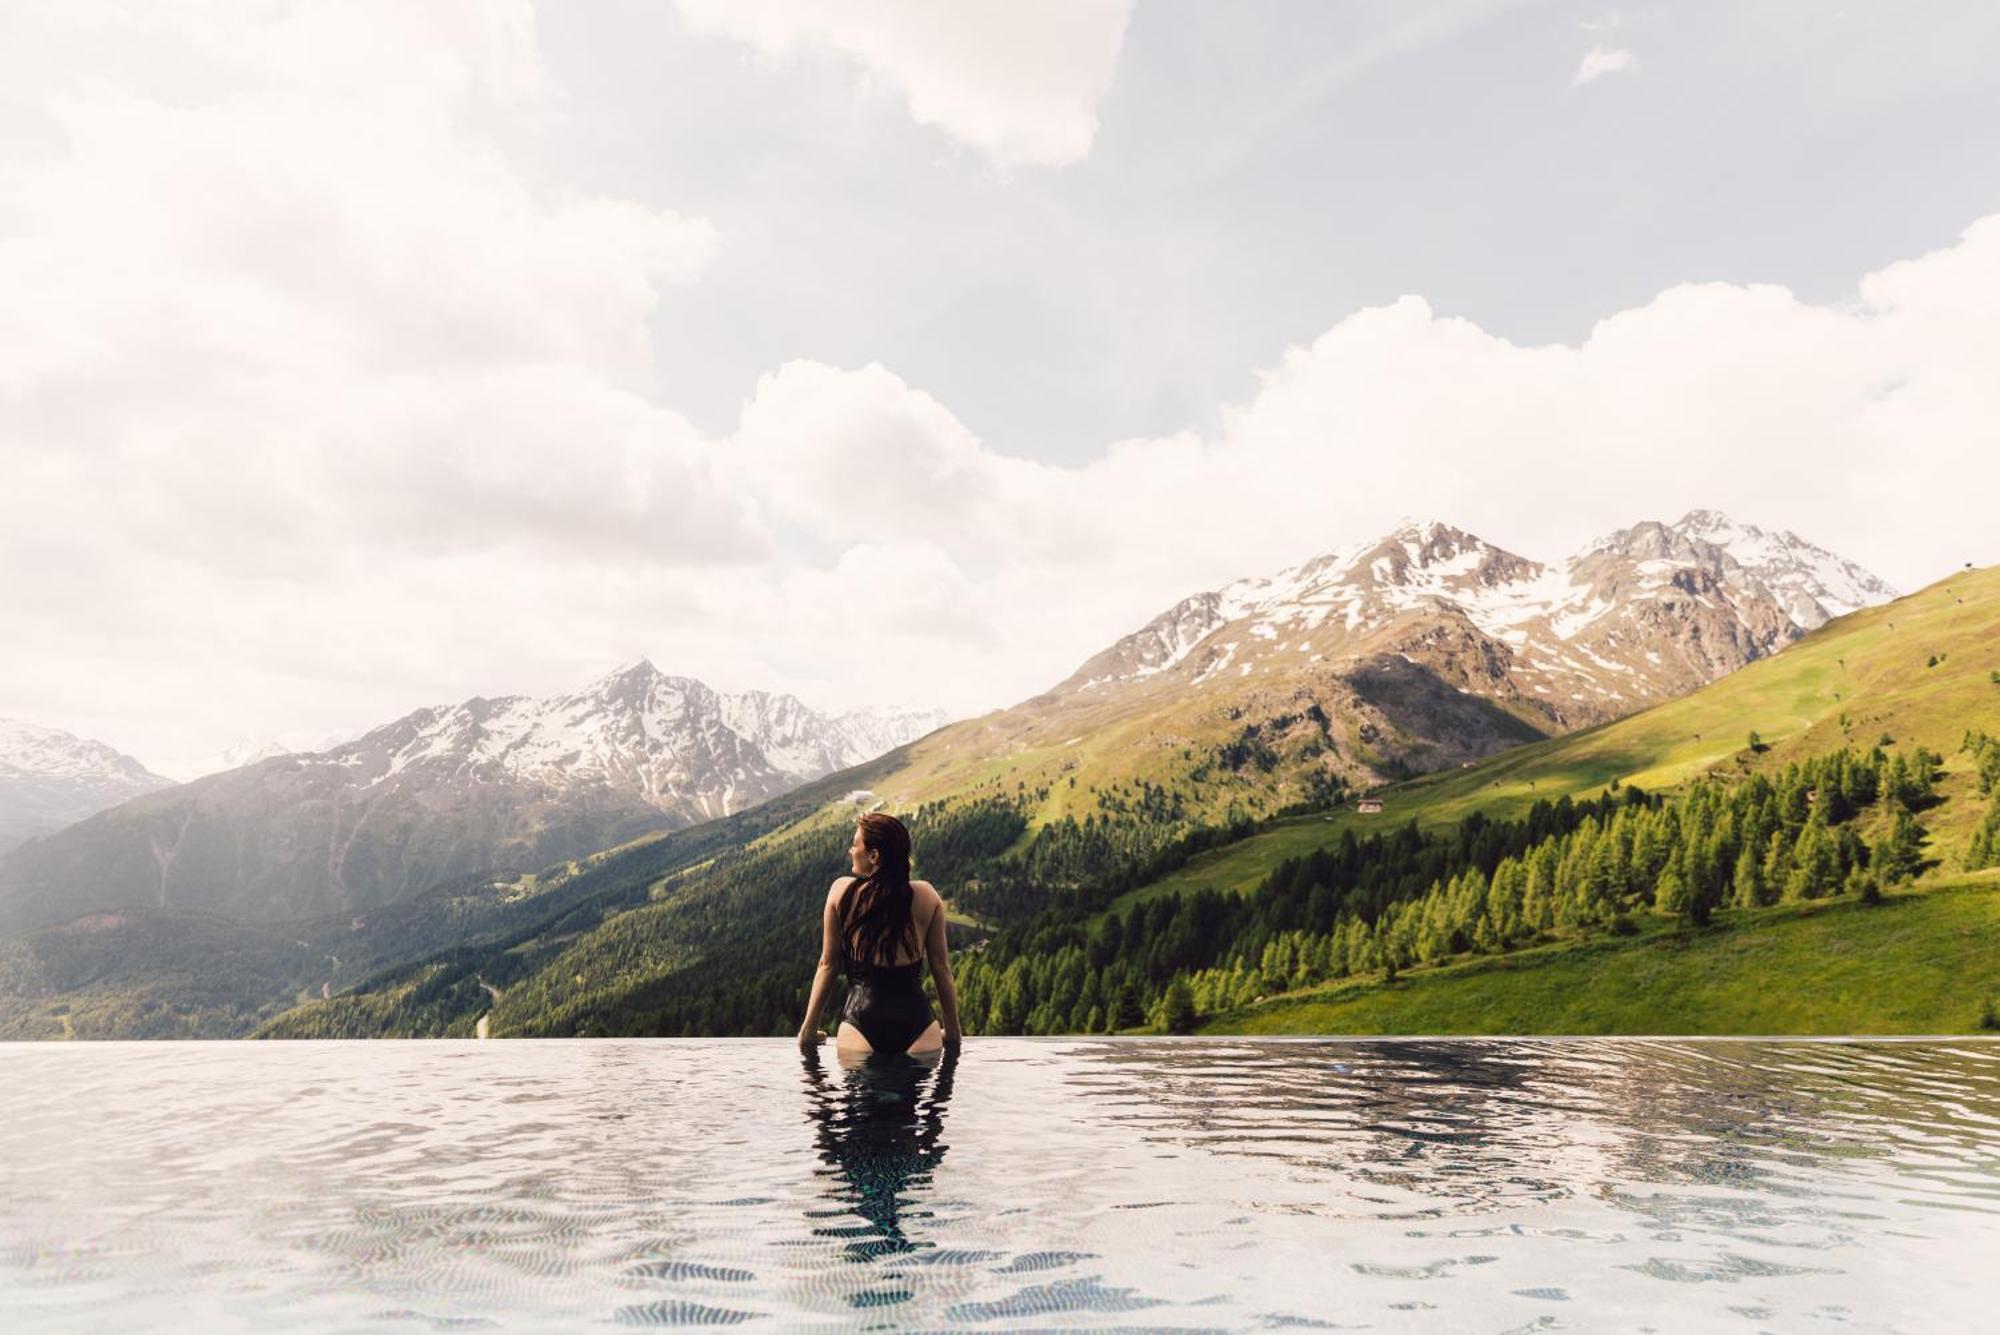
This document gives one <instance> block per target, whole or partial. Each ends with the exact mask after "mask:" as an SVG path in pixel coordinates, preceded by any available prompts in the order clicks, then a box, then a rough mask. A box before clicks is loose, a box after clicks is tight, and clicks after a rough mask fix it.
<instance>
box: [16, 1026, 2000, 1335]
mask: <svg viewBox="0 0 2000 1335" xmlns="http://www.w3.org/2000/svg"><path fill="white" fill-rule="evenodd" d="M1996 1314H2000V1044H1995V1043H1989V1042H1981V1041H1977V1040H1937V1041H1922V1042H1876V1041H1868V1042H1807V1041H1753V1040H1728V1041H1686V1040H1671V1041H1641V1040H1603V1039H1590V1040H1424V1041H1417V1040H1379V1041H1352V1040H1266V1039H1256V1040H1250V1039H1242V1040H1228V1039H1219V1040H1208V1039H1182V1040H1174V1039H1104V1040H1054V1039H1008V1038H974V1039H970V1040H968V1041H967V1042H966V1044H965V1047H964V1049H963V1052H962V1053H961V1054H960V1055H959V1056H958V1057H957V1058H956V1059H955V1060H952V1059H947V1060H944V1061H941V1062H933V1063H931V1064H924V1063H919V1062H915V1061H912V1060H911V1059H908V1058H896V1059H891V1060H888V1061H883V1060H881V1059H877V1060H876V1061H875V1062H873V1063H871V1064H870V1065H868V1066H866V1067H863V1068H861V1069H858V1070H849V1069H846V1068H844V1067H843V1066H841V1065H840V1064H839V1062H838V1061H836V1060H835V1057H834V1054H833V1052H832V1050H831V1048H828V1049H826V1050H825V1052H824V1055H823V1056H822V1057H821V1058H820V1059H818V1060H817V1061H811V1060H808V1059H806V1058H804V1057H802V1055H801V1054H800V1053H799V1051H798V1049H797V1048H796V1046H794V1045H793V1044H791V1043H790V1042H788V1041H780V1040H754V1039H744V1040H712V1041H711V1040H684V1039H683V1040H644V1039H608V1040H557V1041H541V1042H529V1041H509V1042H484V1043H482V1042H475V1041H466V1042H368V1043H334V1042H327V1043H178V1044H176V1043H132V1044H99V1045H32V1044H0V1329H6V1330H23V1331H26V1330H35V1331H41V1330H110V1329H118V1330H124V1329H147V1330H152V1329H187V1330H201V1331H216V1330H249V1329H255V1330H368V1331H376V1330H412V1331H430V1330H460V1329H467V1330H472V1329H522V1330H545V1329H575V1328H583V1327H599V1328H608V1327H615V1326H628V1327H630V1326H641V1327H644V1326H664V1327H671V1326H696V1325H704V1326H705V1325H737V1324H741V1325H746V1326H749V1327H752V1328H757V1327H779V1328H785V1329H829V1330H859V1329H885V1330H891V1329H893V1330H900V1329H908V1328H919V1329H1036V1328H1040V1329H1051V1328H1060V1329H1073V1328H1102V1329H1114V1328H1115V1329H1148V1330H1270V1329H1294V1328H1307V1329H1314V1328H1324V1329H1357V1328H1358V1329H1369V1330H1404V1329H1409V1330H1466V1331H1494V1332H1499V1331H1534V1330H1579V1331H1606V1330H1659V1331H1685V1330H1729V1331H1746V1332H1747V1331H1760V1330H1770V1331H1801V1330H1814V1329H1826V1330H1840V1331H1857V1330H1905V1331H1955V1330H1977V1329H1995V1328H2000V1325H1996V1322H2000V1316H1997V1315H1996Z"/></svg>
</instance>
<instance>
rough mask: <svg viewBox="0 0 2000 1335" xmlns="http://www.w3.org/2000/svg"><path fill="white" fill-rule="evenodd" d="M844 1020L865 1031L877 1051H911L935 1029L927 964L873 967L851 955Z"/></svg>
mask: <svg viewBox="0 0 2000 1335" xmlns="http://www.w3.org/2000/svg"><path fill="white" fill-rule="evenodd" d="M840 1018H841V1019H843V1020H845V1021H847V1022H848V1023H849V1024H851V1025H853V1026H854V1027H855V1028H856V1029H859V1030H860V1031H861V1036H862V1037H863V1038H865V1039H867V1040H868V1046H869V1047H871V1048H873V1049H875V1051H877V1052H908V1051H909V1050H910V1044H912V1043H914V1042H916V1041H917V1038H918V1037H919V1036H920V1035H921V1034H922V1033H923V1032H924V1030H926V1029H928V1028H930V1027H931V1003H930V998H928V997H926V996H925V995H924V962H923V961H922V960H920V959H917V960H911V961H910V962H909V963H908V964H869V963H866V962H864V961H862V960H857V959H855V958H854V957H853V956H851V955H850V956H849V957H848V960H847V1001H846V1004H845V1005H843V1006H842V1007H841V1008H840Z"/></svg>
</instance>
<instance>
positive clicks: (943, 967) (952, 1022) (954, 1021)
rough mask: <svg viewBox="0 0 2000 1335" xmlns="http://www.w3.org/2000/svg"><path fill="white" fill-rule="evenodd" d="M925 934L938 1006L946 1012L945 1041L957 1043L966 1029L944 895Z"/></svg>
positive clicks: (932, 915)
mask: <svg viewBox="0 0 2000 1335" xmlns="http://www.w3.org/2000/svg"><path fill="white" fill-rule="evenodd" d="M925 935H926V938H927V939H926V940H925V942H924V948H925V950H926V951H927V952H928V953H929V955H930V957H931V979H932V980H933V981H934V982H936V983H937V994H938V1008H939V1009H940V1010H942V1011H943V1012H944V1026H943V1027H944V1041H945V1042H947V1043H957V1042H958V1041H959V1040H960V1039H961V1038H963V1037H965V1031H964V1030H962V1029H960V1028H959V1024H958V985H957V984H956V983H954V982H952V980H951V951H950V950H949V948H948V947H947V946H946V945H945V935H944V896H942V895H939V896H938V906H937V909H936V911H935V912H933V913H932V914H931V926H930V931H929V932H927V933H926V934H925Z"/></svg>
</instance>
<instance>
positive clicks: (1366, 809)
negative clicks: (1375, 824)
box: [1354, 797, 1382, 816]
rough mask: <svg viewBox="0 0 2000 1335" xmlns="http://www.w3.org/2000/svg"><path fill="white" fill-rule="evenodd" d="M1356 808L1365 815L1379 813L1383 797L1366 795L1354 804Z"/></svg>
mask: <svg viewBox="0 0 2000 1335" xmlns="http://www.w3.org/2000/svg"><path fill="white" fill-rule="evenodd" d="M1354 809H1355V810H1356V811H1358V812H1360V813H1361V814H1362V815H1364V816H1374V815H1379V814H1380V813H1381V810H1382V799H1380V798H1378V797H1364V798H1362V799H1361V800H1360V801H1359V802H1356V803H1355V804H1354Z"/></svg>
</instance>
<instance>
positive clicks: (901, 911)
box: [799, 811, 961, 1057]
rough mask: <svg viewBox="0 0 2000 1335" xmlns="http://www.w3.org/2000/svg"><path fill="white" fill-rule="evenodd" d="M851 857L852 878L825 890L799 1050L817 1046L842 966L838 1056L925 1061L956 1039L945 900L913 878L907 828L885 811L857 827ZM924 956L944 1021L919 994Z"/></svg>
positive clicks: (836, 1042) (955, 991)
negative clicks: (900, 1055)
mask: <svg viewBox="0 0 2000 1335" xmlns="http://www.w3.org/2000/svg"><path fill="white" fill-rule="evenodd" d="M847 856H848V861H849V862H850V863H851V864H852V865H853V868H854V874H853V875H852V876H843V877H841V878H840V879H839V880H837V881H835V882H834V883H833V887H832V889H830V890H828V891H827V893H826V910H825V912H824V913H823V914H821V917H820V923H821V929H822V939H821V944H820V951H819V969H818V970H817V971H816V972H815V973H814V974H813V981H812V997H811V999H810V1000H808V1001H807V1002H806V1016H805V1020H804V1022H803V1023H801V1024H800V1025H799V1046H800V1047H801V1048H803V1049H805V1050H806V1051H808V1052H811V1051H815V1050H816V1049H817V1047H818V1044H819V1040H820V1032H819V1016H820V1010H821V1009H822V1008H823V1007H824V1006H825V1005H826V993H827V989H828V988H829V987H831V986H832V985H833V971H834V970H835V969H836V968H839V967H840V966H841V965H842V964H843V963H845V965H846V968H847V1004H846V1005H844V1006H843V1007H841V1011H840V1020H841V1023H840V1032H839V1033H838V1034H837V1035H836V1036H835V1040H834V1047H835V1049H836V1050H837V1051H838V1052H839V1053H840V1055H842V1056H843V1057H846V1056H854V1057H859V1056H864V1055H866V1054H868V1053H871V1052H908V1053H910V1054H912V1055H922V1054H926V1053H932V1052H936V1051H938V1050H939V1049H940V1048H943V1047H946V1046H950V1047H952V1048H956V1047H957V1046H958V1043H959V1039H960V1037H961V1032H960V1030H959V1027H958V989H957V988H956V987H955V986H954V985H953V984H952V981H951V959H950V956H949V954H948V953H947V952H946V949H945V939H944V900H943V899H942V898H940V897H939V895H938V892H937V891H936V890H933V889H932V888H931V885H930V882H928V881H912V880H911V879H910V832H909V831H908V830H906V829H904V828H903V822H901V821H899V820H897V819H896V818H895V817H894V816H891V815H889V814H888V813H887V812H882V811H871V812H869V813H868V814H867V815H865V816H863V817H862V818H861V820H860V821H859V822H858V823H857V824H856V825H855V827H854V842H853V843H852V844H850V845H849V846H848V849H847ZM919 943H921V944H919ZM926 958H928V959H929V960H930V966H931V977H932V978H934V979H935V980H936V981H937V991H938V1004H939V1006H940V1007H941V1008H942V1009H943V1010H944V1023H943V1024H942V1025H940V1024H938V1023H937V1022H936V1021H935V1020H933V1019H932V1018H931V1004H930V1001H929V1000H928V999H927V998H926V997H925V996H924V980H923V969H924V960H925V959H926Z"/></svg>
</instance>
